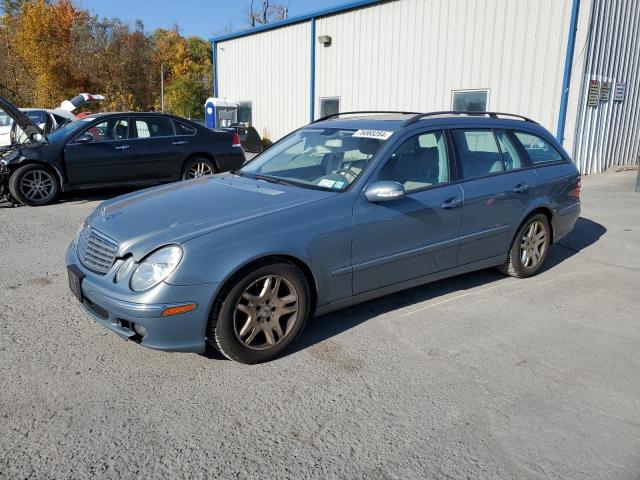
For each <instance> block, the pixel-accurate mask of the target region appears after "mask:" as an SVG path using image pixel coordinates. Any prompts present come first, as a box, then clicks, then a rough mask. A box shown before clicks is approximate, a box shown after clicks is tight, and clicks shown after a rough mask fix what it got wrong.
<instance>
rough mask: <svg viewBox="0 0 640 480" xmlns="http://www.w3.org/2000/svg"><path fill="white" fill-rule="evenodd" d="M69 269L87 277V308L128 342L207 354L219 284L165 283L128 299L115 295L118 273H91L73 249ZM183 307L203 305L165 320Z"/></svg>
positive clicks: (87, 310)
mask: <svg viewBox="0 0 640 480" xmlns="http://www.w3.org/2000/svg"><path fill="white" fill-rule="evenodd" d="M67 265H75V266H76V267H78V269H80V271H82V273H84V274H85V275H86V276H85V278H84V279H83V280H82V284H81V289H82V296H83V302H82V306H83V308H84V309H85V311H86V312H87V313H88V314H89V315H91V316H92V317H93V318H94V319H95V320H96V321H97V322H98V323H99V324H100V325H102V326H103V327H105V328H108V329H109V330H111V331H112V332H114V333H116V334H117V335H119V336H120V337H121V338H123V339H127V340H133V341H135V342H137V343H140V344H141V345H142V346H145V347H149V348H153V349H157V350H165V351H172V352H196V353H202V352H204V351H205V348H206V340H205V336H206V327H207V321H208V317H209V311H210V308H211V302H212V301H213V298H214V296H215V293H216V291H217V286H218V284H203V285H191V286H176V285H169V284H166V283H161V284H159V285H158V286H156V287H154V288H152V289H151V290H150V291H148V292H143V293H141V294H135V293H134V292H130V293H128V294H126V295H123V294H122V293H121V292H117V291H115V290H116V288H115V284H114V283H113V281H112V280H111V279H112V278H113V275H112V274H113V272H110V273H109V274H107V275H105V276H96V275H95V274H93V273H91V272H90V271H88V270H87V269H85V268H84V267H83V266H82V264H81V263H80V262H79V261H78V258H77V256H76V253H75V249H73V248H72V247H69V249H68V250H67ZM147 299H152V301H147ZM183 303H195V304H196V305H197V307H196V309H195V310H193V311H191V312H187V313H183V314H180V315H174V316H170V317H162V316H161V313H162V311H163V310H164V309H165V308H166V307H168V306H172V305H176V304H183ZM136 327H137V328H136ZM140 327H144V330H142V329H140ZM141 331H142V332H143V333H142V334H141V333H140V332H141Z"/></svg>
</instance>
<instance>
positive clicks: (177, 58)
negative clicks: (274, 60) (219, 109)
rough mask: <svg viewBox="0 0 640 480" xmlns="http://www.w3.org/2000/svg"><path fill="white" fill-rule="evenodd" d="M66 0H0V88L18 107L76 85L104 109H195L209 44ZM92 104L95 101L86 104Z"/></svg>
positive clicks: (57, 96)
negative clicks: (163, 96)
mask: <svg viewBox="0 0 640 480" xmlns="http://www.w3.org/2000/svg"><path fill="white" fill-rule="evenodd" d="M75 5H76V4H75V3H73V2H72V1H71V0H0V12H1V15H0V94H2V95H6V96H8V97H9V98H10V99H11V100H13V101H14V102H15V103H17V104H19V105H20V106H37V107H55V106H57V105H59V104H60V102H61V101H63V100H65V99H67V98H70V97H72V96H74V95H76V94H78V93H81V92H89V93H100V94H103V95H104V96H105V97H106V101H105V102H104V103H103V104H101V108H102V109H104V110H111V111H114V110H119V111H123V110H133V111H141V110H154V109H155V110H157V109H159V108H160V104H161V100H160V68H161V65H163V66H164V69H165V72H166V75H165V91H166V102H165V104H166V109H167V110H169V111H171V112H173V113H176V114H178V115H184V116H201V115H202V110H203V108H204V107H203V104H204V101H205V99H206V97H207V95H208V94H209V92H210V91H211V86H212V66H211V45H210V44H209V42H207V41H205V40H203V39H200V38H197V37H189V38H184V37H183V36H182V35H181V34H180V30H179V28H178V27H177V26H176V27H174V28H172V29H158V30H155V31H154V32H152V33H151V34H149V33H147V32H146V31H145V29H144V25H143V24H142V23H141V22H140V21H138V22H136V23H135V24H133V25H131V24H129V23H125V22H122V21H120V20H118V19H104V18H99V17H97V16H95V15H91V14H90V13H89V12H88V11H86V10H83V9H81V8H79V7H77V6H75ZM92 108H95V105H93V106H92Z"/></svg>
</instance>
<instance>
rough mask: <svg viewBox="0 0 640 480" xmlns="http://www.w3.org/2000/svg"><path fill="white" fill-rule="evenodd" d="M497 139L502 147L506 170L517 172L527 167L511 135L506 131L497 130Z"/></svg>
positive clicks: (501, 152)
mask: <svg viewBox="0 0 640 480" xmlns="http://www.w3.org/2000/svg"><path fill="white" fill-rule="evenodd" d="M496 138H497V139H498V146H499V147H500V154H501V155H502V161H503V162H504V168H505V170H517V169H519V168H523V167H524V166H525V162H524V161H523V159H522V155H524V153H523V154H522V155H521V154H520V150H519V148H518V146H517V145H516V144H515V141H514V140H512V138H511V135H509V134H508V133H507V132H506V131H504V130H496Z"/></svg>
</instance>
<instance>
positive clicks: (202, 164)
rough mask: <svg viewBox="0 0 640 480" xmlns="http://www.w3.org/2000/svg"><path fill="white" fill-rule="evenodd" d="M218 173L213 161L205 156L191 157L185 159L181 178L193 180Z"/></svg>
mask: <svg viewBox="0 0 640 480" xmlns="http://www.w3.org/2000/svg"><path fill="white" fill-rule="evenodd" d="M215 173H218V169H217V168H216V166H215V165H214V163H213V162H212V161H211V160H209V159H208V158H205V157H193V158H190V159H189V160H187V162H186V163H185V164H184V168H183V169H182V179H183V180H193V179H195V178H200V177H204V176H207V175H213V174H215Z"/></svg>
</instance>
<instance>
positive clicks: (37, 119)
mask: <svg viewBox="0 0 640 480" xmlns="http://www.w3.org/2000/svg"><path fill="white" fill-rule="evenodd" d="M25 113H26V114H27V117H29V120H31V121H32V122H33V123H35V124H36V125H38V126H39V127H43V126H44V125H45V123H47V118H48V117H47V112H45V111H43V110H30V111H28V112H25Z"/></svg>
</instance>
